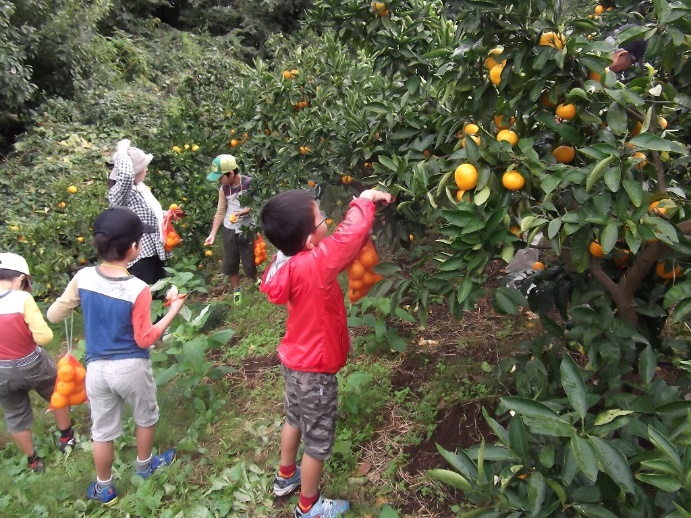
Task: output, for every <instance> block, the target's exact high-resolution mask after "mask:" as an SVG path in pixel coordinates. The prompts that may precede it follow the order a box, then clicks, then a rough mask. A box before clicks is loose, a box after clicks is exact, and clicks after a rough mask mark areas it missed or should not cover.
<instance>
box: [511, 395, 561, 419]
mask: <svg viewBox="0 0 691 518" xmlns="http://www.w3.org/2000/svg"><path fill="white" fill-rule="evenodd" d="M501 402H502V404H503V405H504V406H505V407H506V408H507V409H509V410H513V411H514V412H516V413H517V414H521V415H524V416H528V417H536V418H539V419H552V420H558V421H563V422H565V421H564V420H563V419H562V417H561V416H560V415H559V414H557V413H556V412H555V411H554V410H552V409H551V408H550V407H548V406H547V405H545V404H543V403H540V402H538V401H533V400H532V399H527V398H523V397H518V396H506V397H503V398H501ZM567 424H568V423H567Z"/></svg>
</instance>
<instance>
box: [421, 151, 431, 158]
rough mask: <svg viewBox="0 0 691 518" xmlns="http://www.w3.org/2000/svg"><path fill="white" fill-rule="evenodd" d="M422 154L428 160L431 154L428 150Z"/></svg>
mask: <svg viewBox="0 0 691 518" xmlns="http://www.w3.org/2000/svg"><path fill="white" fill-rule="evenodd" d="M422 154H423V155H425V158H429V157H431V156H432V152H431V151H430V150H429V149H425V150H424V151H423V152H422Z"/></svg>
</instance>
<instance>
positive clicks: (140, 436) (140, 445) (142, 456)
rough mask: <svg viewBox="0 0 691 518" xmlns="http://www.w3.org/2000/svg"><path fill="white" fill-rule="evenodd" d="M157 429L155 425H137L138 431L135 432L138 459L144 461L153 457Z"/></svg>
mask: <svg viewBox="0 0 691 518" xmlns="http://www.w3.org/2000/svg"><path fill="white" fill-rule="evenodd" d="M155 430H156V426H155V425H152V426H137V431H136V432H135V436H136V438H137V461H139V462H144V461H146V460H148V459H149V457H151V449H152V448H153V445H154V432H155Z"/></svg>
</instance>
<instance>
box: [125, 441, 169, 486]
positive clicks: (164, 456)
mask: <svg viewBox="0 0 691 518" xmlns="http://www.w3.org/2000/svg"><path fill="white" fill-rule="evenodd" d="M174 460H175V448H171V449H169V450H166V451H164V452H163V453H161V454H160V455H156V456H155V457H154V458H153V459H151V464H150V465H149V469H148V470H146V471H135V472H134V474H135V475H139V476H140V477H142V478H143V479H147V478H149V475H151V474H152V473H153V472H154V471H156V470H157V469H158V468H160V467H161V466H168V465H170V464H172V463H173V461H174Z"/></svg>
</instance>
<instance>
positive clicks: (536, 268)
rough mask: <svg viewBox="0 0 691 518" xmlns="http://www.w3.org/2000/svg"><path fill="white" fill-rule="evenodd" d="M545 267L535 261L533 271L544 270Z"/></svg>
mask: <svg viewBox="0 0 691 518" xmlns="http://www.w3.org/2000/svg"><path fill="white" fill-rule="evenodd" d="M544 269H545V265H544V264H543V263H542V262H541V261H535V262H534V263H533V270H544Z"/></svg>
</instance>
